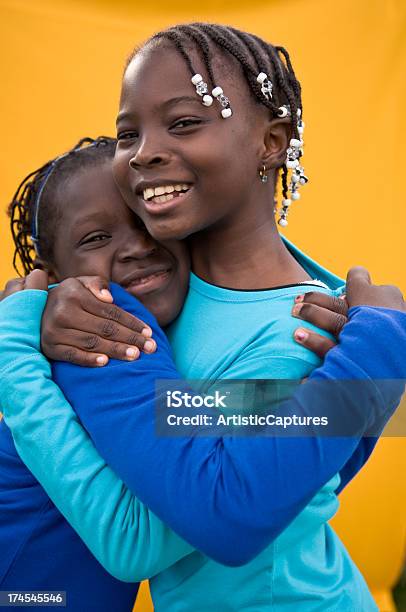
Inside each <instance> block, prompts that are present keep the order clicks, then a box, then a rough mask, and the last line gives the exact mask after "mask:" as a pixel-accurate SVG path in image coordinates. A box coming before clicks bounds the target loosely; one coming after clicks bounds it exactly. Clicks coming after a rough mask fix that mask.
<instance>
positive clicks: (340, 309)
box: [295, 291, 348, 316]
mask: <svg viewBox="0 0 406 612" xmlns="http://www.w3.org/2000/svg"><path fill="white" fill-rule="evenodd" d="M301 303H305V304H314V305H315V306H320V307H321V308H327V309H328V310H331V311H332V312H336V313H337V314H340V315H344V316H347V312H348V304H347V302H346V299H345V296H340V297H335V296H333V295H327V294H326V293H321V292H319V291H309V292H308V293H304V294H303V295H298V296H297V297H296V298H295V304H301Z"/></svg>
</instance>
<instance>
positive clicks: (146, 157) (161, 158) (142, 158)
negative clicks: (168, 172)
mask: <svg viewBox="0 0 406 612" xmlns="http://www.w3.org/2000/svg"><path fill="white" fill-rule="evenodd" d="M169 160H170V154H169V153H168V152H166V151H164V150H163V149H162V146H160V145H159V143H155V144H154V143H153V142H152V141H151V140H149V141H148V142H147V141H146V140H145V139H144V141H143V143H141V144H140V145H139V147H138V148H137V151H136V152H135V153H134V155H133V156H132V157H131V159H130V161H129V162H128V163H129V166H130V168H131V169H132V170H139V169H140V168H145V167H151V166H159V165H164V164H167V163H168V162H169Z"/></svg>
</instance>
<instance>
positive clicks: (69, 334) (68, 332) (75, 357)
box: [43, 329, 156, 365]
mask: <svg viewBox="0 0 406 612" xmlns="http://www.w3.org/2000/svg"><path fill="white" fill-rule="evenodd" d="M58 336H59V338H58V340H59V341H60V340H61V339H62V342H60V343H59V342H55V341H52V338H50V337H47V338H46V339H45V341H43V344H44V345H45V344H46V348H45V346H44V351H45V353H46V355H47V357H48V358H50V359H57V360H60V361H70V362H71V363H76V364H78V365H89V363H92V365H105V364H104V363H99V362H98V363H95V362H96V360H97V357H99V356H101V355H103V356H105V357H106V359H107V358H108V357H110V358H111V359H120V360H123V361H134V359H138V357H139V356H140V351H142V352H144V353H154V352H155V351H156V342H155V341H154V340H152V339H151V338H145V337H144V336H141V335H140V334H138V335H137V337H133V338H131V342H128V341H125V342H120V341H118V340H107V339H104V338H101V337H100V336H98V335H96V334H91V333H88V332H82V331H78V330H76V329H64V330H63V334H61V332H60V331H59V334H58ZM67 347H68V348H67ZM83 353H86V357H85V356H84V355H83ZM67 357H69V359H67ZM106 363H107V360H106Z"/></svg>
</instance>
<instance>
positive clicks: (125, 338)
mask: <svg viewBox="0 0 406 612" xmlns="http://www.w3.org/2000/svg"><path fill="white" fill-rule="evenodd" d="M81 306H82V308H83V311H81V313H79V320H78V321H75V328H76V329H79V330H83V331H87V332H90V333H94V334H96V335H99V336H101V337H102V338H108V339H114V340H115V341H117V342H126V343H129V344H135V342H132V341H131V339H133V338H135V339H136V340H137V346H138V341H140V340H141V339H142V338H143V341H145V340H146V339H147V338H150V337H151V336H152V330H151V328H150V327H149V325H147V324H146V323H144V322H143V321H141V320H140V319H138V318H137V317H134V316H133V315H132V314H129V313H128V312H126V311H125V310H122V308H119V307H118V306H116V305H115V304H109V303H100V301H99V300H97V299H96V298H95V297H94V296H93V295H92V294H90V293H89V294H87V295H84V296H83V297H82V299H81ZM89 314H90V315H93V317H89V316H87V315H89ZM69 327H70V325H69Z"/></svg>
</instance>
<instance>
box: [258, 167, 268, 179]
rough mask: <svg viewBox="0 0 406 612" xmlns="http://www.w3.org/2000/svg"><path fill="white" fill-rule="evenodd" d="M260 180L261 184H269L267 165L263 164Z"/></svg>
mask: <svg viewBox="0 0 406 612" xmlns="http://www.w3.org/2000/svg"><path fill="white" fill-rule="evenodd" d="M259 178H260V179H261V183H267V182H268V175H267V173H266V166H265V164H263V165H262V168H260V170H259Z"/></svg>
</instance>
